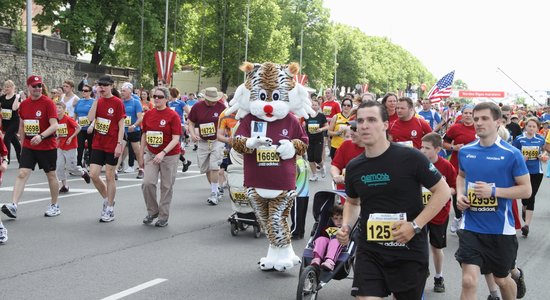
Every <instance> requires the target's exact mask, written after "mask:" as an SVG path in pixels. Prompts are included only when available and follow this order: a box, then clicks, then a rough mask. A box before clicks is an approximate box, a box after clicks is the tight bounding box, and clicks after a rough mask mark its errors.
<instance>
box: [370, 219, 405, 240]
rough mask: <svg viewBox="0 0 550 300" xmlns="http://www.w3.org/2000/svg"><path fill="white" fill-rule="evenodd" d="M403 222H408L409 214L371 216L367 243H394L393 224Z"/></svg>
mask: <svg viewBox="0 0 550 300" xmlns="http://www.w3.org/2000/svg"><path fill="white" fill-rule="evenodd" d="M401 220H407V213H397V214H382V213H374V214H370V215H369V219H368V220H367V241H370V242H393V233H392V226H393V223H395V222H397V221H401Z"/></svg>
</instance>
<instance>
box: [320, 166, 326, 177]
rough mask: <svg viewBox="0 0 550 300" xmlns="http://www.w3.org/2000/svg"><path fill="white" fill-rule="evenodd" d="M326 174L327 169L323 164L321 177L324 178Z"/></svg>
mask: <svg viewBox="0 0 550 300" xmlns="http://www.w3.org/2000/svg"><path fill="white" fill-rule="evenodd" d="M326 176H327V169H326V168H325V165H323V166H322V167H321V177H322V178H325V177H326Z"/></svg>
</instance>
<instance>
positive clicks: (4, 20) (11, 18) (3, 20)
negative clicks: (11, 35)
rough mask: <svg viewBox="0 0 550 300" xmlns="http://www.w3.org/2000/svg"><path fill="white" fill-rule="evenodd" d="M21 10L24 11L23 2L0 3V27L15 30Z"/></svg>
mask: <svg viewBox="0 0 550 300" xmlns="http://www.w3.org/2000/svg"><path fill="white" fill-rule="evenodd" d="M23 9H25V0H2V1H0V26H6V27H9V28H12V29H17V28H18V24H20V21H21V16H22V13H21V12H22V10H23Z"/></svg>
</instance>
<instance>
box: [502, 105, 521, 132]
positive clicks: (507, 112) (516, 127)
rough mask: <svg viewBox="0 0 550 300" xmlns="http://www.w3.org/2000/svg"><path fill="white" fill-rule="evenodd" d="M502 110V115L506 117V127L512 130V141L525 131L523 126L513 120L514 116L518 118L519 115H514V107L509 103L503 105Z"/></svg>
mask: <svg viewBox="0 0 550 300" xmlns="http://www.w3.org/2000/svg"><path fill="white" fill-rule="evenodd" d="M500 110H501V111H502V117H503V118H506V122H507V123H506V129H508V131H509V132H510V141H514V140H515V139H516V137H517V136H519V135H521V134H522V133H523V131H522V130H521V126H519V124H518V123H515V122H512V118H513V117H516V118H517V117H518V116H517V115H512V108H511V107H510V106H509V105H504V106H502V107H501V108H500Z"/></svg>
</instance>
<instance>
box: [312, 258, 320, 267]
mask: <svg viewBox="0 0 550 300" xmlns="http://www.w3.org/2000/svg"><path fill="white" fill-rule="evenodd" d="M320 264H321V259H320V258H319V257H316V258H314V259H312V260H311V265H312V266H319V265H320Z"/></svg>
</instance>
